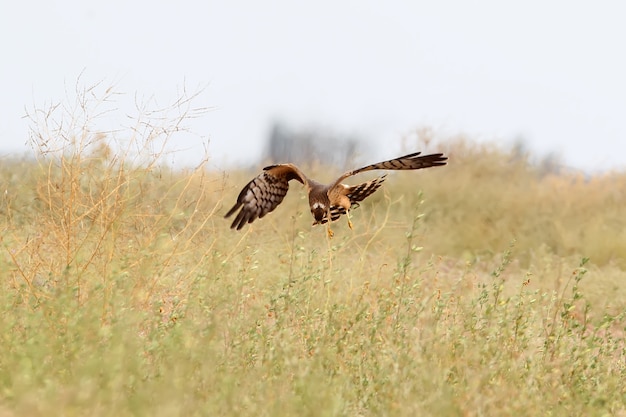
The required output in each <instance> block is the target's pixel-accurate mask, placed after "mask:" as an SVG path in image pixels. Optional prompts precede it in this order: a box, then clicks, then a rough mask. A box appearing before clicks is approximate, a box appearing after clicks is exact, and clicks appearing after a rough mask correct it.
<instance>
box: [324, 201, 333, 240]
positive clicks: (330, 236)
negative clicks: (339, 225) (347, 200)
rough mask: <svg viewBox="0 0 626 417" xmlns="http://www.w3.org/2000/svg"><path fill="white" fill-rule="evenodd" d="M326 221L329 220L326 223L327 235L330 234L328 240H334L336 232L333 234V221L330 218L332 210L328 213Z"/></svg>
mask: <svg viewBox="0 0 626 417" xmlns="http://www.w3.org/2000/svg"><path fill="white" fill-rule="evenodd" d="M326 219H327V220H328V221H327V222H326V233H328V238H329V239H332V238H333V236H334V235H335V232H333V231H332V229H331V228H330V222H331V221H332V220H331V217H330V208H329V209H328V210H327V211H326Z"/></svg>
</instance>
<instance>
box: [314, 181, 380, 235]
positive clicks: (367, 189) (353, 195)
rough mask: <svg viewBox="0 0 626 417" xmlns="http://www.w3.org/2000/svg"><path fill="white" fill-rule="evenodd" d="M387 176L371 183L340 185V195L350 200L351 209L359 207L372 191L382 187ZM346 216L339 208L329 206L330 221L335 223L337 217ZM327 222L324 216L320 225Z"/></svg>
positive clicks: (343, 209) (342, 209)
mask: <svg viewBox="0 0 626 417" xmlns="http://www.w3.org/2000/svg"><path fill="white" fill-rule="evenodd" d="M385 178H387V175H383V176H382V177H378V178H374V179H373V180H371V181H367V182H364V183H362V184H358V185H352V186H350V185H345V184H340V185H339V187H341V189H340V191H339V192H340V193H341V194H343V195H345V196H346V197H348V198H349V199H350V206H351V208H352V209H355V208H357V207H359V202H360V201H363V200H364V199H365V198H366V197H369V196H370V195H372V194H373V193H374V191H376V190H378V188H379V187H380V186H381V185H382V183H383V181H385ZM344 214H346V209H345V208H343V207H341V206H330V219H331V220H332V221H336V220H337V219H338V218H339V217H341V216H342V215H344ZM326 222H328V218H327V216H324V218H323V219H322V221H321V223H322V224H325V223H326Z"/></svg>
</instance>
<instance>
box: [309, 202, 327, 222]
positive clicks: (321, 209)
mask: <svg viewBox="0 0 626 417" xmlns="http://www.w3.org/2000/svg"><path fill="white" fill-rule="evenodd" d="M311 214H312V215H313V217H314V218H315V221H316V222H317V223H319V222H321V221H322V219H323V218H324V216H325V215H326V206H325V205H324V204H323V203H319V202H315V203H313V204H311Z"/></svg>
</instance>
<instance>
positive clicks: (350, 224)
mask: <svg viewBox="0 0 626 417" xmlns="http://www.w3.org/2000/svg"><path fill="white" fill-rule="evenodd" d="M348 227H349V228H350V230H354V227H353V226H352V222H351V221H350V219H348Z"/></svg>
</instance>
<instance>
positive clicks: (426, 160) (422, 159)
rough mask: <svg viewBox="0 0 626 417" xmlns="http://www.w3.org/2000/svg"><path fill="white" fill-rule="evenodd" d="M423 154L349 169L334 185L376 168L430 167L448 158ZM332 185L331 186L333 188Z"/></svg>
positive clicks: (440, 155)
mask: <svg viewBox="0 0 626 417" xmlns="http://www.w3.org/2000/svg"><path fill="white" fill-rule="evenodd" d="M420 155H421V152H415V153H411V154H408V155H404V156H401V157H399V158H394V159H390V160H388V161H383V162H377V163H375V164H372V165H367V166H364V167H362V168H359V169H354V170H352V171H348V172H346V173H345V174H343V175H342V176H340V177H339V178H338V179H337V180H336V181H335V183H334V184H333V185H332V187H336V186H337V185H339V184H340V183H341V181H343V180H345V179H346V178H348V177H351V176H353V175H356V174H358V173H360V172H365V171H372V170H375V169H388V170H409V169H421V168H430V167H435V166H441V165H445V164H446V161H447V160H448V158H447V157H445V156H443V154H442V153H434V154H430V155H422V156H420ZM332 187H331V188H332Z"/></svg>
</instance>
